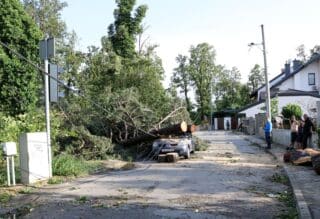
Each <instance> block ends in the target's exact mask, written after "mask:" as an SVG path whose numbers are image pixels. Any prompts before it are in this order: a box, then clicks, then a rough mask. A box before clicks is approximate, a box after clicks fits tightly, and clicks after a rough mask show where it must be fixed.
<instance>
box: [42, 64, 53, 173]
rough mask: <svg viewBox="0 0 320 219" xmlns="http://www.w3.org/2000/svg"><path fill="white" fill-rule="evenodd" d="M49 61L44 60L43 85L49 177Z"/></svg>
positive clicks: (50, 161)
mask: <svg viewBox="0 0 320 219" xmlns="http://www.w3.org/2000/svg"><path fill="white" fill-rule="evenodd" d="M48 68H49V61H48V59H47V58H46V59H45V60H44V70H45V72H46V74H45V76H44V87H45V102H46V131H47V147H48V161H49V177H52V166H51V163H52V160H51V140H50V102H49V101H50V100H49V76H48Z"/></svg>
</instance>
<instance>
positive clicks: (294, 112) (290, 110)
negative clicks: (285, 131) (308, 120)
mask: <svg viewBox="0 0 320 219" xmlns="http://www.w3.org/2000/svg"><path fill="white" fill-rule="evenodd" d="M281 114H282V115H283V116H284V118H287V119H290V118H291V116H295V117H296V118H298V119H299V118H301V116H302V109H301V107H300V106H299V105H297V104H287V105H286V106H284V107H283V108H282V112H281Z"/></svg>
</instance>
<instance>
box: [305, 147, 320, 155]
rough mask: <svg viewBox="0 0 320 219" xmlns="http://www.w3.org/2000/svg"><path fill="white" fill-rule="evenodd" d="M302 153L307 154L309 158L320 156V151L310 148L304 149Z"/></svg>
mask: <svg viewBox="0 0 320 219" xmlns="http://www.w3.org/2000/svg"><path fill="white" fill-rule="evenodd" d="M304 151H305V152H306V153H307V154H309V155H310V156H317V155H320V151H318V150H315V149H312V148H306V149H304Z"/></svg>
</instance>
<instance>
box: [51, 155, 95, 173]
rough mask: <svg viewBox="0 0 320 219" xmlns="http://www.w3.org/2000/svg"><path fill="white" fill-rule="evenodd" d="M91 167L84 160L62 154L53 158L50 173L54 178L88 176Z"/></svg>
mask: <svg viewBox="0 0 320 219" xmlns="http://www.w3.org/2000/svg"><path fill="white" fill-rule="evenodd" d="M91 168H92V166H90V165H88V163H86V162H85V160H83V159H81V158H76V157H74V156H72V155H68V154H62V155H59V156H56V157H54V158H53V162H52V171H53V175H56V176H80V175H85V174H88V173H89V171H90V169H91Z"/></svg>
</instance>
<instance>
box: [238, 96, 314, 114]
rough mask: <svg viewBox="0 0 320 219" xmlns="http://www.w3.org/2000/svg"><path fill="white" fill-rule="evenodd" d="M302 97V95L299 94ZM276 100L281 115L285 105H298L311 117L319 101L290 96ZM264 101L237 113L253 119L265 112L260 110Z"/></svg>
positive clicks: (312, 98) (308, 97)
mask: <svg viewBox="0 0 320 219" xmlns="http://www.w3.org/2000/svg"><path fill="white" fill-rule="evenodd" d="M301 95H303V94H301ZM273 98H277V99H278V112H279V113H281V110H282V108H283V107H284V106H286V105H287V104H289V103H290V104H292V103H294V104H298V105H300V107H301V109H302V112H303V113H307V114H308V115H310V116H311V117H315V116H316V108H317V106H316V102H317V101H319V100H320V98H319V97H314V96H309V95H306V96H296V95H294V96H291V95H287V94H284V96H281V95H279V96H277V97H273ZM265 105H266V104H265V101H259V102H256V103H254V104H251V105H248V106H247V108H243V109H242V110H241V111H239V113H241V114H245V115H246V117H255V115H256V114H258V113H263V112H265V111H264V110H262V109H261V108H263V107H265Z"/></svg>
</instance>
